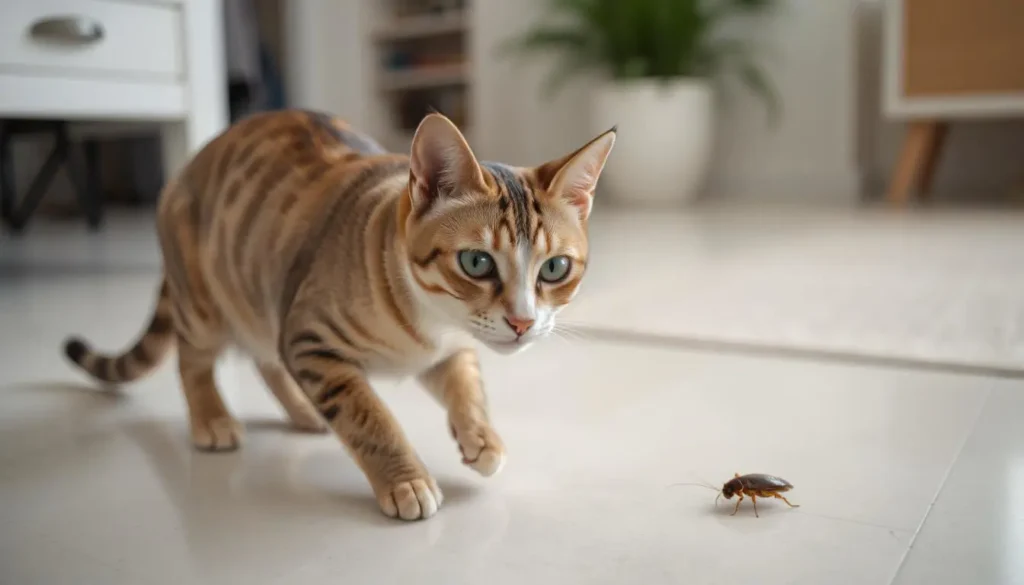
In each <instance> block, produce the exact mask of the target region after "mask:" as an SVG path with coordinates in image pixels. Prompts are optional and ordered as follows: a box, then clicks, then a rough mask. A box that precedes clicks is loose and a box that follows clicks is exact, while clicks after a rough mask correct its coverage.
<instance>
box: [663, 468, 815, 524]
mask: <svg viewBox="0 0 1024 585" xmlns="http://www.w3.org/2000/svg"><path fill="white" fill-rule="evenodd" d="M675 485H697V486H701V487H706V488H710V489H713V490H715V491H716V492H718V495H717V496H716V497H715V505H716V506H717V505H718V498H720V497H722V496H725V499H727V500H731V499H732V497H733V496H739V499H738V500H736V507H735V508H733V511H732V514H730V516H735V515H736V512H738V511H739V510H740V503H741V502H742V501H743V496H747V497H749V498H750V501H751V502H753V504H754V516H755V517H757V518H760V517H761V516H760V515H759V514H758V513H757V498H777V499H779V500H782V501H783V502H786V505H787V506H789V507H790V508H799V507H800V505H799V504H792V503H790V501H789V500H787V499H786V496H784V495H782V494H783V493H784V492H788V491H789V490H791V489H793V484H791V483H789V482H788V481H786V480H784V479H782V478H781V477H778V476H775V475H766V474H764V473H748V474H746V475H740V474H738V473H737V474H736V476H735V477H733V478H732V479H730V480H729V481H727V482H725V483H724V484H723V485H722V489H720V490H719V489H718V488H715V487H714V486H711V485H707V484H703V483H689V484H687V483H683V484H675Z"/></svg>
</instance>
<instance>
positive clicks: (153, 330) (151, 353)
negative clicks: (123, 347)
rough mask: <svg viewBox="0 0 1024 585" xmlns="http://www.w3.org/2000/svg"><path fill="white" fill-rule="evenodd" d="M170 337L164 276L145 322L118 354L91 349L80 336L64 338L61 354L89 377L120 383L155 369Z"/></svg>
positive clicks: (167, 345) (171, 337) (110, 382)
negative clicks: (145, 325)
mask: <svg viewBox="0 0 1024 585" xmlns="http://www.w3.org/2000/svg"><path fill="white" fill-rule="evenodd" d="M174 339H175V336H174V323H173V320H172V317H171V299H170V291H168V289H167V280H166V278H165V279H164V281H163V284H162V285H161V287H160V294H159V296H158V297H157V302H156V308H155V309H154V310H153V316H152V318H151V319H150V321H149V326H148V327H147V328H146V331H145V332H144V333H143V334H142V336H141V337H139V339H138V341H136V342H135V345H133V346H132V348H131V349H129V350H128V351H126V352H124V353H122V354H120V355H106V354H102V353H97V352H95V351H93V350H92V349H91V348H90V347H89V344H88V343H86V342H85V341H84V340H82V339H80V338H78V337H71V338H69V339H68V340H67V341H65V342H64V354H65V355H66V356H67V357H68V359H70V360H71V361H73V362H75V364H77V365H78V367H80V368H82V369H83V370H85V372H86V373H88V374H89V375H90V376H92V377H93V378H96V379H97V380H100V381H102V382H106V383H108V384H121V383H124V382H131V381H133V380H138V379H139V378H141V377H143V376H145V375H146V374H149V373H150V372H152V371H153V370H155V369H156V368H157V366H159V365H160V363H161V362H163V359H164V357H166V356H167V353H168V351H169V350H170V349H171V348H172V347H173V346H174Z"/></svg>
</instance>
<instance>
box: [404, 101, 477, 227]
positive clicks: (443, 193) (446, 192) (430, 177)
mask: <svg viewBox="0 0 1024 585" xmlns="http://www.w3.org/2000/svg"><path fill="white" fill-rule="evenodd" d="M409 170H410V176H409V194H410V196H411V197H412V207H413V209H414V210H416V211H418V212H420V213H423V212H425V211H426V210H428V209H430V207H432V206H433V205H434V204H435V203H437V202H438V201H440V200H442V199H444V198H445V197H450V196H453V195H456V196H457V195H458V194H459V193H462V192H466V191H468V190H476V191H482V190H485V189H486V187H485V185H486V184H485V183H484V177H483V173H482V172H481V170H480V165H479V164H478V163H477V161H476V157H475V156H474V155H473V151H472V150H470V148H469V144H467V143H466V139H465V138H464V137H463V136H462V133H461V132H459V129H458V128H456V126H455V124H453V123H452V122H451V120H449V119H448V118H446V117H445V116H443V115H441V114H437V113H433V114H428V115H427V116H426V117H425V118H423V121H422V122H420V125H419V127H418V128H417V129H416V135H415V136H413V139H412V153H411V157H410V168H409Z"/></svg>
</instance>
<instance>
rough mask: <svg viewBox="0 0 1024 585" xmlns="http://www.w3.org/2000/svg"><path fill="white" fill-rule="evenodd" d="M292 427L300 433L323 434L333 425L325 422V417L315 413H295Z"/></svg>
mask: <svg viewBox="0 0 1024 585" xmlns="http://www.w3.org/2000/svg"><path fill="white" fill-rule="evenodd" d="M291 419H292V428H294V429H295V430H296V431H298V432H300V433H309V434H313V435H322V434H324V433H326V432H327V431H329V430H331V427H330V426H328V425H327V423H326V422H324V419H322V418H320V416H319V415H317V414H315V413H311V414H308V415H306V414H303V415H301V416H295V415H293V416H292V417H291Z"/></svg>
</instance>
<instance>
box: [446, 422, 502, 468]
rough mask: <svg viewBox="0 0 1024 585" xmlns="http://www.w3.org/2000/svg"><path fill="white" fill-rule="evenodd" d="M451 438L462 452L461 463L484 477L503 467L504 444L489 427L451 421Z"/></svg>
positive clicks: (482, 423)
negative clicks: (453, 438)
mask: <svg viewBox="0 0 1024 585" xmlns="http://www.w3.org/2000/svg"><path fill="white" fill-rule="evenodd" d="M451 432H452V436H453V437H455V441H456V442H457V443H458V444H459V451H460V452H462V463H463V464H465V465H468V466H469V467H472V468H473V469H474V470H475V471H476V472H477V473H479V474H480V475H482V476H484V477H490V476H492V475H494V474H496V473H498V472H499V471H501V468H502V467H504V466H505V444H504V443H502V442H501V437H499V436H498V433H496V432H494V429H493V428H491V425H490V424H488V423H487V422H482V421H475V420H469V421H458V422H456V421H454V420H453V421H451Z"/></svg>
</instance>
